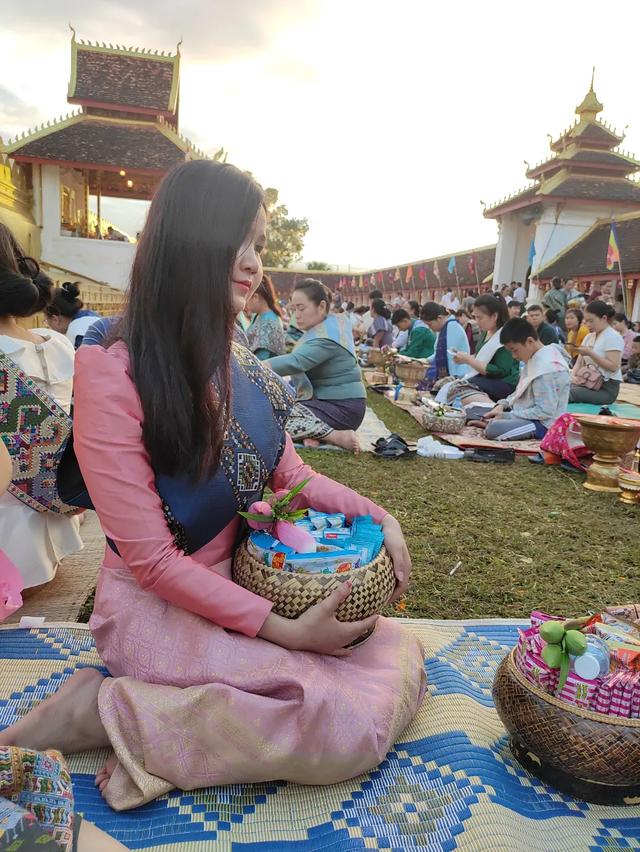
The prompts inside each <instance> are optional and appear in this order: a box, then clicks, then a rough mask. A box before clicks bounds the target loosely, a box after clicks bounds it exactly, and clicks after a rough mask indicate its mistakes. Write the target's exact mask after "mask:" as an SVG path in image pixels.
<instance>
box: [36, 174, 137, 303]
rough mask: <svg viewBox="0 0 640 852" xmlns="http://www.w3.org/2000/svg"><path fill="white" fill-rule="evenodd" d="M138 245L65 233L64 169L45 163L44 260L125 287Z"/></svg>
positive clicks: (118, 286)
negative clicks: (62, 213)
mask: <svg viewBox="0 0 640 852" xmlns="http://www.w3.org/2000/svg"><path fill="white" fill-rule="evenodd" d="M135 251H136V246H135V245H134V244H132V243H121V242H116V241H111V240H92V239H84V238H83V237H73V236H61V232H60V169H59V167H58V166H49V165H46V166H42V259H43V260H44V261H47V262H48V263H50V264H51V265H52V266H57V267H60V268H62V269H66V270H69V272H71V273H74V272H75V273H77V274H78V275H83V276H85V277H87V278H92V279H93V280H94V281H99V282H101V283H104V284H109V285H110V286H111V287H117V288H118V289H119V290H124V289H125V288H126V287H127V284H128V283H129V273H130V271H131V265H132V263H133V257H134V254H135Z"/></svg>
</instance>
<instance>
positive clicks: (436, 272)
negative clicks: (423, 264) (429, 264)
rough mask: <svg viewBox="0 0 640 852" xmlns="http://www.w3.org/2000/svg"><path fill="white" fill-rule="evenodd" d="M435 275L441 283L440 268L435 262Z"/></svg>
mask: <svg viewBox="0 0 640 852" xmlns="http://www.w3.org/2000/svg"><path fill="white" fill-rule="evenodd" d="M433 274H434V275H435V276H436V278H437V279H438V281H440V267H439V266H438V261H437V260H435V261H434V262H433Z"/></svg>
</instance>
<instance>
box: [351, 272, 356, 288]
mask: <svg viewBox="0 0 640 852" xmlns="http://www.w3.org/2000/svg"><path fill="white" fill-rule="evenodd" d="M351 286H352V287H353V288H354V289H355V287H356V276H355V275H354V276H353V278H352V279H351Z"/></svg>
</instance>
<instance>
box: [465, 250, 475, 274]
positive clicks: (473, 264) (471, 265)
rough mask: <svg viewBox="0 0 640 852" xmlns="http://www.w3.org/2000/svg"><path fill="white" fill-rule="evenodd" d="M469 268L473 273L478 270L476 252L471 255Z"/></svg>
mask: <svg viewBox="0 0 640 852" xmlns="http://www.w3.org/2000/svg"><path fill="white" fill-rule="evenodd" d="M467 269H468V270H469V273H470V274H471V275H474V274H475V271H476V256H475V254H472V255H471V257H470V258H469V263H468V264H467Z"/></svg>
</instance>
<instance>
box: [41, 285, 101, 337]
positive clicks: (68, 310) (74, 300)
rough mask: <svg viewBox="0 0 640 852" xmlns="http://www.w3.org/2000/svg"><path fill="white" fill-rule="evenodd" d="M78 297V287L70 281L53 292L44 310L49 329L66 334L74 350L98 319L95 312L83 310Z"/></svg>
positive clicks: (98, 315)
mask: <svg viewBox="0 0 640 852" xmlns="http://www.w3.org/2000/svg"><path fill="white" fill-rule="evenodd" d="M79 297H80V287H78V285H77V284H74V283H73V282H72V281H65V282H64V284H63V285H62V287H59V288H57V289H56V290H54V292H53V297H52V299H51V302H50V304H49V305H48V306H47V307H46V309H45V313H46V315H47V323H48V325H49V328H52V329H53V330H54V331H58V332H60V334H66V336H67V337H68V339H69V340H70V341H71V343H72V344H73V348H74V349H78V347H79V346H80V344H81V343H82V338H83V337H84V335H85V332H86V331H87V329H88V328H90V327H91V326H92V325H93V324H94V322H95V321H96V320H97V319H99V317H100V314H97V313H96V312H95V311H89V310H84V304H83V302H82V299H80V298H79Z"/></svg>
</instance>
